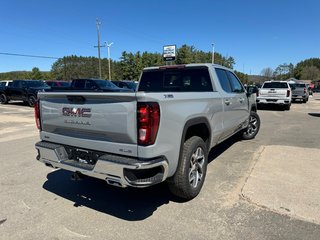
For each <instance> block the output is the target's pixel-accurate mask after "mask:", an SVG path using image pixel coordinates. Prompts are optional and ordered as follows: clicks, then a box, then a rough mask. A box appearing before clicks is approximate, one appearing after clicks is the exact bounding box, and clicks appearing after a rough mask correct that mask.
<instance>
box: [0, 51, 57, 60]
mask: <svg viewBox="0 0 320 240" xmlns="http://www.w3.org/2000/svg"><path fill="white" fill-rule="evenodd" d="M0 55H7V56H16V57H31V58H46V59H59V58H57V57H48V56H38V55H28V54H18V53H6V52H0Z"/></svg>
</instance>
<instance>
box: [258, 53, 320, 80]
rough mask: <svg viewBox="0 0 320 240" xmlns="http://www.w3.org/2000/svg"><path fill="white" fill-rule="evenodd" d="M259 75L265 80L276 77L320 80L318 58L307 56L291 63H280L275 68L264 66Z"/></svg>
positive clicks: (319, 59)
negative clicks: (294, 63)
mask: <svg viewBox="0 0 320 240" xmlns="http://www.w3.org/2000/svg"><path fill="white" fill-rule="evenodd" d="M261 75H262V76H264V77H265V79H266V80H270V79H278V80H286V79H289V78H296V79H303V80H312V81H315V80H320V58H309V59H306V60H303V61H300V62H299V63H297V65H293V64H292V63H289V64H288V63H282V64H280V65H278V66H277V67H276V68H275V69H272V68H270V67H267V68H264V69H262V71H261Z"/></svg>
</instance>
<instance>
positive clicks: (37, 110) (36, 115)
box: [34, 100, 41, 130]
mask: <svg viewBox="0 0 320 240" xmlns="http://www.w3.org/2000/svg"><path fill="white" fill-rule="evenodd" d="M34 118H35V120H36V125H37V128H38V129H39V130H41V123H40V101H39V100H37V101H36V103H35V104H34Z"/></svg>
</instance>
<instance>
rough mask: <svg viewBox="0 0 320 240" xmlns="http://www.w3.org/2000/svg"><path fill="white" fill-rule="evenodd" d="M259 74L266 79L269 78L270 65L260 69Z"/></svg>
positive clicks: (270, 76)
mask: <svg viewBox="0 0 320 240" xmlns="http://www.w3.org/2000/svg"><path fill="white" fill-rule="evenodd" d="M261 75H262V76H264V77H265V78H266V79H267V80H270V79H271V78H272V76H273V69H272V68H270V67H267V68H264V69H262V70H261Z"/></svg>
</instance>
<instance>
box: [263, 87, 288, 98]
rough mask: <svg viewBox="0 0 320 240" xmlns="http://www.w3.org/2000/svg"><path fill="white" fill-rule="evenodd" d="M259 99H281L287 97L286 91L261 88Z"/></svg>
mask: <svg viewBox="0 0 320 240" xmlns="http://www.w3.org/2000/svg"><path fill="white" fill-rule="evenodd" d="M259 96H260V97H270V98H279V97H280V98H281V97H286V96H287V89H281V88H278V89H273V88H261V89H260V91H259Z"/></svg>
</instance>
